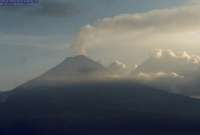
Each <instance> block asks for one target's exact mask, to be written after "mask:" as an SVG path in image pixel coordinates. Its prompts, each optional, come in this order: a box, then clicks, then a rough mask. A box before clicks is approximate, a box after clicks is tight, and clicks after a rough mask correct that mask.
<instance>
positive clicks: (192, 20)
mask: <svg viewBox="0 0 200 135" xmlns="http://www.w3.org/2000/svg"><path fill="white" fill-rule="evenodd" d="M199 12H200V4H188V5H185V6H181V7H176V8H171V9H158V10H152V11H149V12H145V13H137V14H122V15H118V16H114V17H108V18H104V19H102V20H99V21H97V22H96V23H95V24H93V25H87V26H84V27H82V28H81V30H80V32H79V33H78V34H77V36H76V37H75V39H74V41H73V43H72V48H73V49H75V50H84V51H85V52H86V50H87V51H89V52H90V50H95V49H96V50H98V49H99V50H101V51H103V50H106V51H105V53H107V54H106V55H111V52H112V55H116V56H123V57H126V56H128V55H129V56H130V53H132V56H137V57H140V55H141V53H140V52H143V54H145V55H144V56H143V59H144V58H145V56H147V55H148V54H147V53H148V52H149V51H150V50H152V49H155V48H164V49H167V48H170V49H176V50H182V49H183V50H188V51H196V50H197V49H200V48H199V46H197V45H198V44H199V43H200V41H199V34H200V33H199V31H200V25H199V24H200V14H199ZM180 48H181V49H180ZM113 49H114V50H115V53H113ZM199 53H200V52H199ZM129 59H130V58H129ZM139 59H140V58H139Z"/></svg>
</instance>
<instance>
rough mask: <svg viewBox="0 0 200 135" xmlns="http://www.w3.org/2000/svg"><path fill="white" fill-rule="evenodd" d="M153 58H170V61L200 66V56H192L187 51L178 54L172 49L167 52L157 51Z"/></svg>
mask: <svg viewBox="0 0 200 135" xmlns="http://www.w3.org/2000/svg"><path fill="white" fill-rule="evenodd" d="M152 56H153V57H154V58H157V59H163V58H168V59H174V60H177V61H183V62H187V63H192V64H200V56H198V55H190V54H189V53H187V52H186V51H183V52H180V53H178V52H174V51H172V50H170V49H167V50H162V49H156V50H155V51H154V52H153V54H152Z"/></svg>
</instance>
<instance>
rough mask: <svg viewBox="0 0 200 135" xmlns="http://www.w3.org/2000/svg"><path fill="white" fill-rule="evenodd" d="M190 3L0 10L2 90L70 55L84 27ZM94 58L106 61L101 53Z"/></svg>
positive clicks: (114, 2)
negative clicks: (120, 17) (76, 35)
mask: <svg viewBox="0 0 200 135" xmlns="http://www.w3.org/2000/svg"><path fill="white" fill-rule="evenodd" d="M186 1H187V0H56V1H55V0H40V4H39V5H34V6H29V7H0V18H1V19H0V90H6V89H11V88H14V87H16V86H17V85H19V84H21V83H23V82H25V81H27V80H29V79H32V78H34V77H36V76H38V75H39V74H41V73H43V72H44V71H46V70H47V69H49V68H51V67H53V66H55V65H56V64H58V63H59V62H61V61H62V60H63V59H64V58H65V57H68V56H70V55H71V50H69V48H68V47H69V45H70V43H71V40H72V38H73V37H74V36H75V34H76V33H77V32H78V31H79V30H80V27H82V26H84V25H87V24H93V23H95V22H96V21H97V20H99V19H102V18H104V17H110V16H115V15H119V14H124V13H127V14H131V13H140V12H147V11H150V10H152V9H161V8H170V7H176V6H178V5H182V4H183V3H185V2H186ZM92 54H95V55H92ZM91 55H92V57H94V58H95V59H98V60H101V59H102V58H103V57H102V56H101V52H95V51H94V52H92V53H91ZM110 61H112V59H110Z"/></svg>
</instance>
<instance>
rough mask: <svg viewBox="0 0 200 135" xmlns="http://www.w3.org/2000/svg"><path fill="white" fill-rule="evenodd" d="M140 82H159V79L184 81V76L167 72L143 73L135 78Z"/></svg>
mask: <svg viewBox="0 0 200 135" xmlns="http://www.w3.org/2000/svg"><path fill="white" fill-rule="evenodd" d="M135 78H136V79H138V80H158V79H183V78H184V76H181V75H179V74H177V73H175V72H171V73H166V72H157V73H143V72H140V73H138V74H137V75H136V76H135Z"/></svg>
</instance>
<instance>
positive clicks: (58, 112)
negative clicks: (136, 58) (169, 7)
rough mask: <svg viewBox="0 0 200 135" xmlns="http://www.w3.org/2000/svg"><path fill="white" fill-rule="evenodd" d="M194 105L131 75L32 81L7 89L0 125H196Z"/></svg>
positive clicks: (82, 130) (89, 129)
mask: <svg viewBox="0 0 200 135" xmlns="http://www.w3.org/2000/svg"><path fill="white" fill-rule="evenodd" d="M199 106H200V101H198V100H193V99H190V98H188V97H184V96H179V95H175V94H170V93H167V92H164V91H162V90H157V89H153V88H151V87H147V86H144V85H141V84H138V83H135V82H131V81H114V82H112V81H111V82H98V83H83V84H79V85H74V84H71V85H65V86H51V87H41V88H39V87H38V88H37V89H20V90H17V91H11V92H10V93H9V96H8V99H7V100H6V102H4V103H1V104H0V107H1V110H2V111H1V112H0V119H1V122H0V127H4V128H3V129H4V132H7V134H9V133H11V132H12V133H14V131H18V132H20V133H21V132H22V131H27V134H30V135H31V134H34V133H35V132H36V133H37V134H50V135H51V133H52V135H53V134H59V135H62V134H63V135H64V134H88V135H90V134H98V133H99V134H107V131H108V132H110V133H115V134H118V133H119V134H122V133H124V134H128V133H132V134H133V133H135V132H141V131H143V130H141V129H145V131H147V132H148V131H149V130H150V131H151V130H152V131H159V132H160V131H163V130H169V131H170V130H174V129H175V130H180V129H181V130H190V129H192V128H194V129H198V128H197V127H199V126H200V125H199V124H200V123H199V120H200V108H199ZM97 130H98V132H97ZM33 131H34V132H33Z"/></svg>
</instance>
